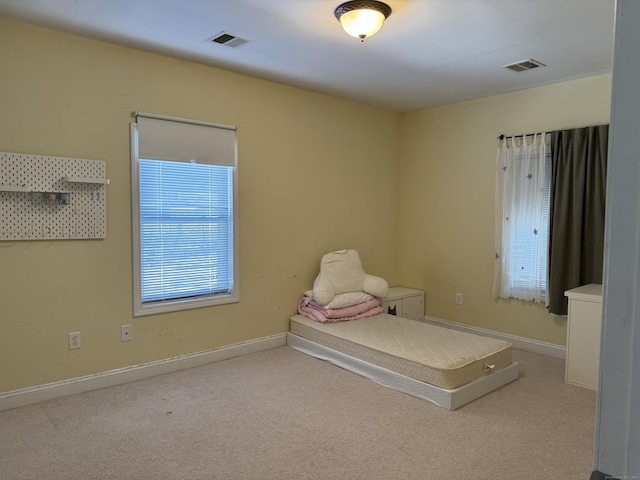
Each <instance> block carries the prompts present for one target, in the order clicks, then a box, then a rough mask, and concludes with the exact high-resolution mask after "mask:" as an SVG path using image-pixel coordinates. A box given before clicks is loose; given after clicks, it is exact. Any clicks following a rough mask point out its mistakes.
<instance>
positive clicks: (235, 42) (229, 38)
mask: <svg viewBox="0 0 640 480" xmlns="http://www.w3.org/2000/svg"><path fill="white" fill-rule="evenodd" d="M207 41H209V42H213V43H219V44H220V45H226V46H227V47H232V48H238V47H241V46H242V45H244V44H245V43H249V42H250V41H251V40H250V39H248V38H243V37H240V36H238V35H235V34H233V33H229V32H220V33H218V34H217V35H214V36H213V37H211V38H209V39H208V40H207Z"/></svg>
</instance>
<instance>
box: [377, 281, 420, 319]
mask: <svg viewBox="0 0 640 480" xmlns="http://www.w3.org/2000/svg"><path fill="white" fill-rule="evenodd" d="M382 308H384V313H392V314H394V315H397V316H398V317H404V318H409V319H411V320H422V317H423V316H424V291H422V290H414V289H413V288H405V287H391V288H389V293H388V294H387V296H386V297H384V298H383V299H382ZM393 312H395V313H393Z"/></svg>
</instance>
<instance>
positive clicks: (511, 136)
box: [498, 132, 549, 140]
mask: <svg viewBox="0 0 640 480" xmlns="http://www.w3.org/2000/svg"><path fill="white" fill-rule="evenodd" d="M547 133H549V132H538V133H525V134H524V135H505V134H504V133H501V134H500V135H498V140H504V139H505V138H523V137H533V136H534V135H542V134H545V135H546V134H547Z"/></svg>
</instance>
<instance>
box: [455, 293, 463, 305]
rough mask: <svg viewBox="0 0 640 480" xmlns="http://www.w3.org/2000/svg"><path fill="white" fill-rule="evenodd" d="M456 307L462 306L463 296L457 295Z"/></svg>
mask: <svg viewBox="0 0 640 480" xmlns="http://www.w3.org/2000/svg"><path fill="white" fill-rule="evenodd" d="M456 305H462V294H461V293H456Z"/></svg>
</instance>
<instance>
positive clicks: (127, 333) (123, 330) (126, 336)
mask: <svg viewBox="0 0 640 480" xmlns="http://www.w3.org/2000/svg"><path fill="white" fill-rule="evenodd" d="M120 340H122V341H123V342H128V341H129V340H131V325H122V327H120Z"/></svg>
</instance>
